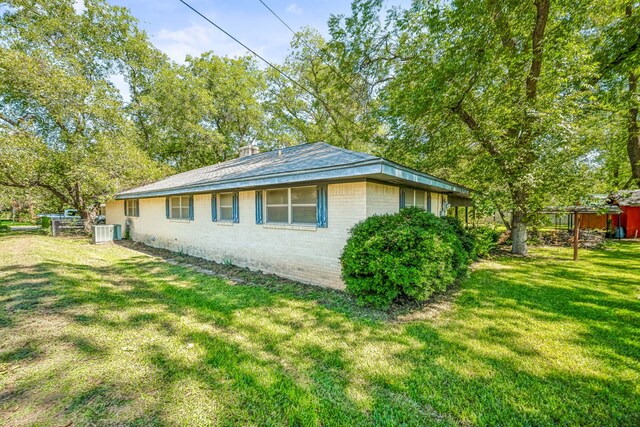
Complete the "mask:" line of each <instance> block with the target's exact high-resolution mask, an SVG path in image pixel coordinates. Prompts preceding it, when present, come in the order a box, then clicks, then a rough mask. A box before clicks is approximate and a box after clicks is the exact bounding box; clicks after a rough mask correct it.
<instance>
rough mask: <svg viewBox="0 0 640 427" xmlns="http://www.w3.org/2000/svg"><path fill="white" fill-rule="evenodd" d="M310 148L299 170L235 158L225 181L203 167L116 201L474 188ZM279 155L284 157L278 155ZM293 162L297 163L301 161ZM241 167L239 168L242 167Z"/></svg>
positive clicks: (458, 193) (465, 192)
mask: <svg viewBox="0 0 640 427" xmlns="http://www.w3.org/2000/svg"><path fill="white" fill-rule="evenodd" d="M310 147H312V148H314V151H312V152H311V153H310V154H309V155H308V156H309V161H308V164H307V162H306V161H305V164H304V165H297V167H295V168H291V169H290V170H287V168H286V167H284V168H283V167H282V164H284V165H288V163H287V161H283V162H281V163H280V165H279V166H278V167H279V169H276V170H275V172H274V171H273V169H268V168H267V169H264V170H260V168H259V167H255V165H252V167H254V168H255V171H252V172H244V171H242V164H241V162H242V159H240V160H241V161H237V160H238V159H236V161H233V160H232V161H229V162H225V163H222V164H218V165H216V166H215V167H216V168H219V169H220V170H222V169H224V170H225V171H226V170H227V169H229V171H230V172H229V174H228V175H229V177H225V174H226V172H225V173H221V172H218V170H212V171H208V170H206V169H207V168H204V169H200V170H194V171H190V172H186V173H183V174H179V175H175V176H173V177H169V178H167V179H165V180H162V181H158V182H156V183H154V184H150V185H145V186H142V187H138V188H134V189H131V190H128V191H123V192H121V193H118V194H117V195H116V197H115V198H116V199H119V200H123V199H137V198H147V197H164V196H171V195H179V194H198V193H208V192H214V191H224V190H230V189H251V188H263V187H274V186H280V185H282V186H285V185H297V184H303V183H307V182H331V181H344V180H358V179H371V180H376V181H380V182H386V183H390V184H394V185H400V186H402V185H404V186H409V187H415V188H420V189H424V190H426V191H433V192H440V193H447V194H449V195H451V196H453V197H454V198H457V199H458V200H464V199H469V198H470V193H471V190H469V189H468V188H466V187H463V186H461V185H458V184H454V183H451V182H448V181H446V180H443V179H440V178H436V177H434V176H432V175H429V174H425V173H422V172H419V171H416V170H414V169H411V168H408V167H405V166H402V165H399V164H397V163H394V162H391V161H389V160H386V159H383V158H381V157H374V156H370V155H367V154H364V153H358V152H353V151H349V150H345V149H341V148H337V147H332V146H329V145H328V144H324V143H316V144H308V145H307V147H305V149H306V150H308V151H311V148H310ZM343 153H344V154H343ZM264 155H270V157H267V159H269V160H270V162H271V163H270V165H269V166H273V164H274V163H276V162H274V159H275V160H276V161H277V160H280V159H279V157H275V155H274V154H273V153H264ZM322 155H325V156H327V157H328V156H341V155H344V156H348V157H346V159H345V158H341V159H338V160H337V162H340V163H339V164H330V163H331V162H325V163H329V164H319V163H320V162H321V161H322V160H320V161H316V160H315V159H318V158H319V159H321V158H322ZM258 156H261V154H259V155H256V156H255V157H258ZM278 156H280V154H279V153H278ZM314 156H315V158H314ZM252 157H253V156H252ZM290 157H293V156H290ZM301 157H303V158H305V157H304V154H302V153H301ZM294 159H296V160H295V161H298V160H299V159H300V157H297V158H294ZM283 160H284V159H283ZM239 163H240V165H239V166H238V164H239ZM233 168H235V169H233ZM232 169H233V170H232ZM238 170H240V173H238ZM254 172H255V173H254ZM207 173H218V175H216V176H209V175H207ZM164 181H167V182H164ZM461 204H462V203H461Z"/></svg>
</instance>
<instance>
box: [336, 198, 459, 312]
mask: <svg viewBox="0 0 640 427" xmlns="http://www.w3.org/2000/svg"><path fill="white" fill-rule="evenodd" d="M456 231H457V230H456V229H455V227H454V225H452V224H451V223H450V222H449V221H448V220H446V219H443V218H438V217H436V216H434V215H432V214H430V213H428V212H426V211H424V210H422V209H418V208H406V209H402V210H401V211H400V212H399V213H397V214H388V215H380V216H372V217H369V218H367V219H366V220H364V221H362V222H360V223H358V224H357V225H356V226H354V227H353V228H352V230H351V237H350V238H349V240H348V241H347V244H346V246H345V248H344V250H343V253H342V257H341V262H342V276H343V278H344V281H345V283H346V285H347V291H349V292H351V293H352V294H354V295H355V296H356V298H357V299H358V301H359V302H361V303H365V304H370V305H374V306H378V307H388V306H389V304H391V303H392V302H393V301H394V300H396V299H398V298H401V297H404V298H409V299H412V300H416V301H424V300H426V299H428V298H429V297H430V296H431V295H432V294H433V293H434V292H439V291H443V290H445V289H446V288H447V287H448V286H450V285H452V284H453V283H454V282H455V280H456V279H457V278H459V277H460V276H461V275H463V274H465V273H466V271H467V268H468V265H469V260H470V257H469V253H468V252H467V251H466V250H465V248H464V246H463V242H462V241H461V240H460V238H459V237H458V234H457V233H456Z"/></svg>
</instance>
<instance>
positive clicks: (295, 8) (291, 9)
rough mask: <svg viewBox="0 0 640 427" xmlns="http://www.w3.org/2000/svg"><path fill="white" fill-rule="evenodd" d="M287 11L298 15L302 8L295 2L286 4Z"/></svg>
mask: <svg viewBox="0 0 640 427" xmlns="http://www.w3.org/2000/svg"><path fill="white" fill-rule="evenodd" d="M287 12H289V13H292V14H294V15H300V14H301V13H302V9H301V8H300V6H298V4H297V3H291V4H290V5H289V6H287Z"/></svg>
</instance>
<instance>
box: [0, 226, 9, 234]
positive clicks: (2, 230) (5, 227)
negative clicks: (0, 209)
mask: <svg viewBox="0 0 640 427" xmlns="http://www.w3.org/2000/svg"><path fill="white" fill-rule="evenodd" d="M7 231H11V227H9V226H8V225H7V224H0V233H4V232H7Z"/></svg>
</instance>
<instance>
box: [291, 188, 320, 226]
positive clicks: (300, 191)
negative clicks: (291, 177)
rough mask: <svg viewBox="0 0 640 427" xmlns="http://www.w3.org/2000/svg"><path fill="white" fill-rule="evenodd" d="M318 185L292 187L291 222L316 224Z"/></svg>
mask: <svg viewBox="0 0 640 427" xmlns="http://www.w3.org/2000/svg"><path fill="white" fill-rule="evenodd" d="M316 198H317V194H316V187H315V186H314V187H295V188H291V222H292V223H294V224H315V223H316V221H317V218H316V205H317V203H316Z"/></svg>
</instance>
